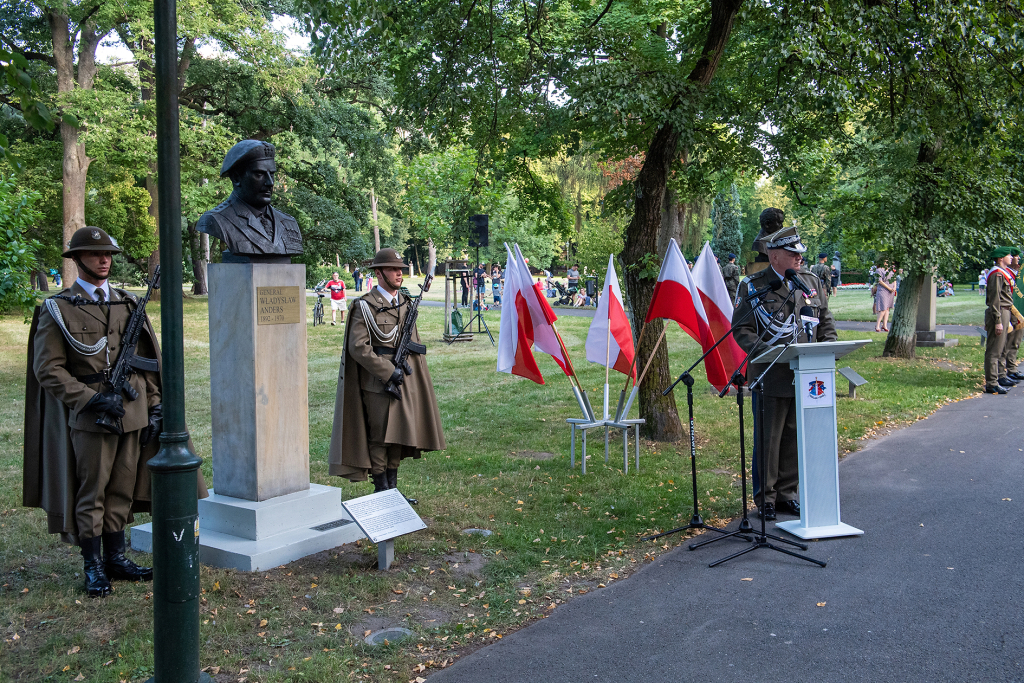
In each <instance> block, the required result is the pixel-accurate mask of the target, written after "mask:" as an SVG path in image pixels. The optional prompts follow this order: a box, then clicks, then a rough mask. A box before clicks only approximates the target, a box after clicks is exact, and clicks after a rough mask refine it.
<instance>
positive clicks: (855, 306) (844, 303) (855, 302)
mask: <svg viewBox="0 0 1024 683" xmlns="http://www.w3.org/2000/svg"><path fill="white" fill-rule="evenodd" d="M872 301H873V299H872V297H871V292H870V290H867V289H863V290H852V291H846V292H839V293H838V294H836V295H835V296H833V297H831V298H829V300H828V306H829V308H830V309H831V310H832V315H834V316H835V319H836V320H868V321H871V322H875V318H876V316H875V314H874V313H872V312H871V306H872ZM889 317H890V319H891V318H892V313H890V314H889ZM935 320H936V322H937V323H938V324H939V325H984V324H985V297H983V296H978V292H976V291H974V292H972V291H971V290H970V289H964V290H960V291H958V292H957V293H956V296H952V297H941V298H939V299H936V300H935Z"/></svg>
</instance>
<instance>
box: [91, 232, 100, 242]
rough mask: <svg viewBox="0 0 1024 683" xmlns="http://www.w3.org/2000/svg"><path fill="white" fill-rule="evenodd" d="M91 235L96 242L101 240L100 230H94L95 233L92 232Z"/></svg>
mask: <svg viewBox="0 0 1024 683" xmlns="http://www.w3.org/2000/svg"><path fill="white" fill-rule="evenodd" d="M89 234H90V235H91V236H92V238H93V239H94V240H98V239H99V238H100V231H99V230H93V231H92V232H91V233H89Z"/></svg>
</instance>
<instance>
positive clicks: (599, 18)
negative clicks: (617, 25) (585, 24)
mask: <svg viewBox="0 0 1024 683" xmlns="http://www.w3.org/2000/svg"><path fill="white" fill-rule="evenodd" d="M614 2H615V0H608V4H607V5H605V6H604V9H603V10H601V13H600V14H598V15H597V19H594V21H593V23H592V24H590V26H589V28H594V27H595V26H597V22H599V21H601V20H602V19H604V15H606V14H608V10H610V9H611V8H612V3H614Z"/></svg>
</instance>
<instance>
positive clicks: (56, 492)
mask: <svg viewBox="0 0 1024 683" xmlns="http://www.w3.org/2000/svg"><path fill="white" fill-rule="evenodd" d="M110 292H111V301H121V300H124V299H128V300H129V301H131V302H135V301H136V299H135V296H134V295H133V294H130V293H128V292H126V291H124V290H120V289H115V288H114V287H111V288H110ZM61 294H65V295H68V296H75V295H76V294H77V295H78V296H81V297H83V298H88V295H87V294H86V293H85V290H83V289H82V288H81V286H79V285H78V284H77V283H76V284H75V285H73V286H72V287H70V288H68V289H65V290H64V291H63V292H61ZM54 301H56V302H57V306H58V307H59V309H60V312H61V316H62V317H63V319H64V322H65V325H66V327H67V329H68V332H69V333H70V334H71V335H72V337H73V338H75V339H76V340H78V341H80V342H82V343H84V344H86V345H92V344H95V343H97V342H98V341H99V340H100V339H101V338H102V337H104V336H106V337H107V338H108V348H109V350H110V364H111V366H113V364H114V363H115V362H116V360H117V354H118V353H119V352H120V345H121V341H120V340H121V334H122V333H123V332H124V328H125V326H126V325H127V323H128V318H129V317H130V316H131V312H132V311H134V310H135V304H134V303H131V304H129V305H127V306H125V305H114V306H111V307H110V319H109V320H107V319H106V316H105V315H104V314H103V313H101V309H100V307H98V306H74V305H73V304H72V303H71V302H69V301H64V300H62V299H54ZM136 353H137V354H138V355H140V356H143V357H145V358H155V359H156V360H157V362H158V363H159V362H160V347H159V344H158V343H157V340H156V334H155V333H154V332H153V328H152V326H151V325H150V324H149V320H148V319H147V321H146V326H145V329H144V333H143V334H142V336H141V337H140V338H139V344H138V347H137V349H136ZM28 360H29V366H28V372H27V373H26V378H25V446H24V469H23V472H22V498H23V505H25V506H26V507H38V508H42V509H43V510H45V511H46V516H47V527H48V530H49V532H50V533H51V534H60V535H61V538H63V539H64V540H65V541H67V542H69V543H75V544H76V543H77V542H78V541H77V535H78V529H77V527H76V523H75V496H76V495H77V492H78V488H79V484H78V477H77V475H76V474H75V453H74V449H73V448H72V446H71V433H70V430H71V428H75V429H78V430H81V431H93V432H101V431H105V430H103V428H102V427H100V426H98V425H97V424H96V418H97V417H98V415H97V414H96V413H93V412H91V411H87V410H84V406H85V404H86V403H88V402H89V400H90V399H91V398H92V397H93V395H95V394H96V392H97V391H100V390H101V389H102V385H101V384H99V383H92V384H83V383H82V382H79V381H78V380H76V379H75V377H80V376H83V375H88V374H93V373H97V372H100V371H102V370H103V369H104V368H105V367H106V363H107V355H106V352H105V351H100V352H99V353H97V354H95V355H92V356H86V355H83V354H82V353H79V352H78V351H77V350H76V349H74V348H73V347H72V346H71V345H70V344H68V343H67V341H66V339H65V338H64V334H63V332H62V331H61V330H60V328H59V327H58V326H57V322H56V320H54V318H53V316H52V315H50V312H49V310H47V308H46V307H45V306H38V307H36V310H35V314H34V315H33V317H32V326H31V328H30V329H29V334H28ZM130 383H131V385H132V387H133V388H134V389H135V390H136V391H137V392H138V393H139V398H138V399H136V400H135V401H127V400H126V401H125V403H124V408H125V416H124V417H123V418H122V424H123V427H124V430H125V431H126V432H129V431H135V430H138V429H142V428H143V427H145V426H146V425H147V424H148V422H149V410H148V409H149V408H150V407H152V406H154V405H156V404H158V403H160V401H161V398H160V373H159V371H158V372H139V373H136V374H135V375H134V376H133V377H132V379H131V382H130ZM189 445H190V447H191V443H190V444H189ZM159 447H160V443H159V441H158V440H157V439H151V440H150V442H149V443H148V444H147V445H146V446H145V447H144V448H143V449H142V452H141V453H140V456H139V468H138V476H137V479H136V483H135V492H134V495H133V504H132V511H133V512H148V511H149V508H150V501H151V500H152V496H151V494H150V480H149V469H148V468H147V467H146V466H145V464H146V462H147V461H148V460H149V458H151V457H152V456H154V455H155V454H156V452H157V450H158V449H159ZM197 494H198V495H199V497H200V498H205V497H206V496H207V495H209V494H208V492H207V490H206V484H205V482H204V481H203V477H202V473H200V474H199V481H198V485H197Z"/></svg>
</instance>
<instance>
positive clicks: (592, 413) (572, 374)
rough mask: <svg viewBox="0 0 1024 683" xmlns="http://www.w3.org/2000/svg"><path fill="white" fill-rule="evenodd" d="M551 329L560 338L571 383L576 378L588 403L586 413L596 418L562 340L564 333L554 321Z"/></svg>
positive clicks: (583, 399)
mask: <svg viewBox="0 0 1024 683" xmlns="http://www.w3.org/2000/svg"><path fill="white" fill-rule="evenodd" d="M551 329H552V330H554V332H555V338H556V339H558V347H559V348H560V349H562V357H563V358H565V362H566V363H568V364H569V372H570V375H569V378H570V382H569V383H570V384H572V380H576V386H577V387H579V393H580V397H581V399H582V401H583V403H584V404H585V405H586V410H585V411H584V413H586V415H587V417H588V418H589V419H591V420H593V419H596V417H597V416H596V415H595V414H594V409H593V407H591V405H590V398H589V397H588V396H587V390H586V389H584V388H583V383H582V382H581V381H580V378H579V376H578V375H577V374H576V367H575V366H574V365H573V364H572V359H571V358H569V350H568V349H566V348H565V342H564V341H562V334H561V333H560V332H559V331H558V328H557V327H555V324H554V323H551Z"/></svg>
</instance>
